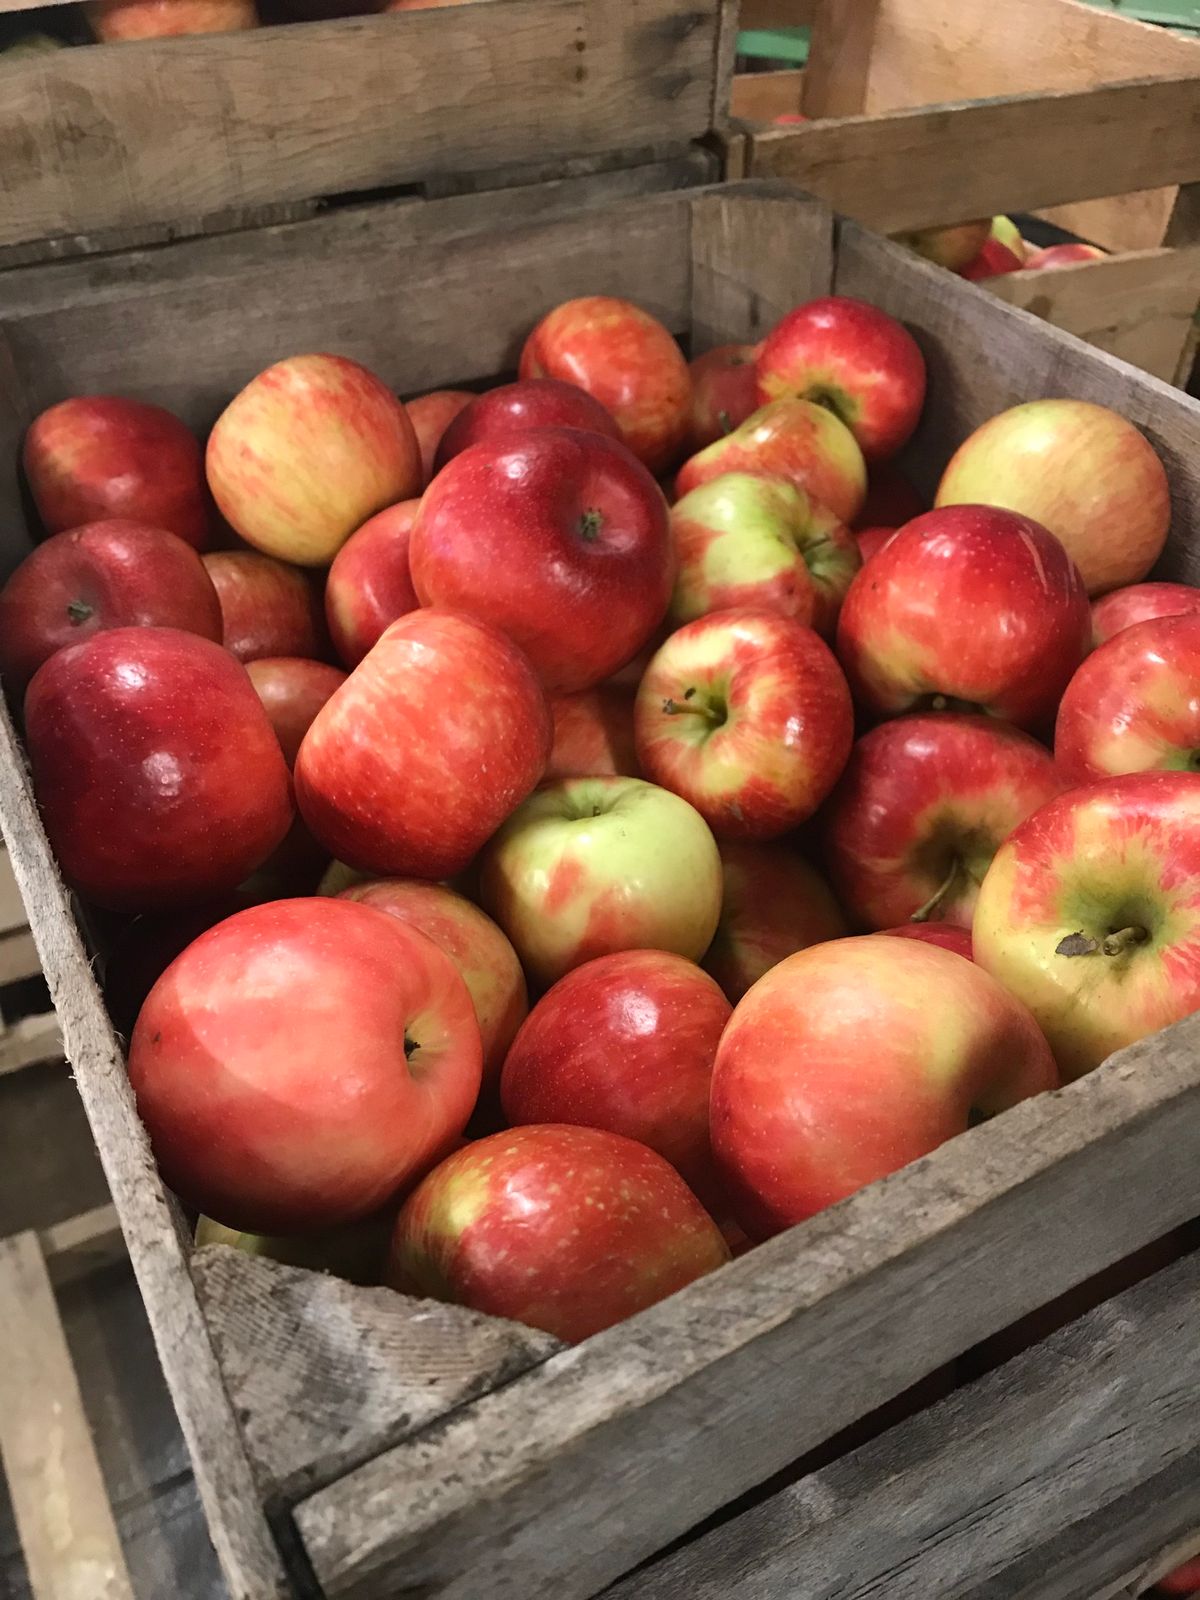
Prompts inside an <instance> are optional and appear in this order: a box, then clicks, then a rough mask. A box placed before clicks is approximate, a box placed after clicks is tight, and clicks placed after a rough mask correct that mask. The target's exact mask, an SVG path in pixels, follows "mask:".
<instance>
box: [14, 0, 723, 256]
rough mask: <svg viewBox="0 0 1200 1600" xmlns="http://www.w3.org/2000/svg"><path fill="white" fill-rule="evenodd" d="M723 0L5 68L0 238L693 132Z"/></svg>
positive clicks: (589, 6)
mask: <svg viewBox="0 0 1200 1600" xmlns="http://www.w3.org/2000/svg"><path fill="white" fill-rule="evenodd" d="M722 3H723V0H686V3H685V0H633V3H631V0H504V3H502V4H480V5H471V6H464V7H462V8H460V9H459V10H458V11H457V12H456V14H455V16H454V19H453V46H452V48H448V47H447V34H446V28H447V22H446V17H445V14H444V13H443V12H442V11H440V10H434V11H415V12H411V13H406V14H404V15H403V16H384V17H370V16H368V17H355V18H348V19H346V20H343V21H340V22H328V23H311V24H307V25H305V26H303V27H292V28H266V29H261V30H253V31H249V32H243V33H230V34H212V35H206V36H197V37H194V38H176V39H167V40H162V41H159V40H154V41H145V42H138V43H136V44H129V45H120V46H110V47H104V48H100V49H87V50H63V51H57V52H55V53H54V54H53V56H52V57H50V58H47V57H30V58H23V59H21V60H19V61H16V62H11V63H0V147H3V149H4V151H5V160H4V163H3V166H2V168H0V243H16V242H19V241H21V240H27V239H36V238H46V237H52V236H54V235H56V234H75V233H87V232H89V231H92V230H95V229H100V228H105V229H107V228H131V227H137V226H140V225H142V224H147V223H156V222H162V221H169V220H171V219H173V218H176V217H186V216H197V215H202V214H204V213H211V212H218V211H222V210H225V209H228V208H231V207H232V208H236V207H241V206H257V205H264V204H270V203H274V202H280V201H289V200H306V199H309V198H311V197H313V196H318V195H329V194H341V193H346V192H348V191H357V190H366V189H374V188H380V187H384V186H389V185H396V184H403V183H412V182H417V181H419V180H420V179H422V178H425V177H427V176H429V175H431V174H437V173H447V172H458V171H464V170H471V169H476V168H479V169H483V168H489V167H491V168H495V167H503V166H506V165H509V164H512V163H516V162H522V161H527V162H532V161H535V160H544V159H546V158H547V156H548V155H551V154H553V155H557V156H564V157H566V156H586V155H589V154H599V153H601V152H603V151H606V150H610V149H614V148H636V147H638V146H644V145H650V144H654V143H664V142H678V141H684V140H687V139H690V138H697V137H699V136H700V135H702V134H704V133H706V132H707V131H708V129H709V126H710V123H711V117H712V106H713V93H714V75H715V73H716V71H717V52H718V42H719V40H718V34H719V22H720V15H721V13H720V7H721V4H722ZM401 86H402V87H401ZM514 107H520V115H514V114H513V108H514Z"/></svg>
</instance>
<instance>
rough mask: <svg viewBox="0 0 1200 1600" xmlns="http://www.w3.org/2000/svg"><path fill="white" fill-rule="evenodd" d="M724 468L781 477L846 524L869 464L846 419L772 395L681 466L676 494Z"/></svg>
mask: <svg viewBox="0 0 1200 1600" xmlns="http://www.w3.org/2000/svg"><path fill="white" fill-rule="evenodd" d="M727 472H753V473H756V474H757V475H758V476H759V477H763V478H784V479H786V480H787V481H788V482H789V483H794V484H796V486H797V487H798V488H801V489H803V490H804V491H805V492H806V493H807V494H809V495H811V496H812V498H813V499H814V500H818V501H819V502H820V503H821V504H822V505H823V506H827V507H828V508H829V510H830V511H831V512H832V513H833V514H834V516H835V517H836V518H837V519H838V521H839V522H843V523H845V524H847V525H849V524H850V523H851V522H853V520H854V518H855V517H856V516H857V515H858V513H859V511H860V510H861V509H862V503H863V499H864V496H865V495H866V488H867V468H866V463H865V462H864V461H863V456H862V451H861V450H860V449H859V447H858V441H857V440H856V439H855V437H854V435H853V434H852V433H851V432H850V430H849V428H847V427H846V425H845V423H844V422H842V421H840V420H839V419H838V418H837V417H835V416H834V414H833V412H832V411H827V410H826V409H825V407H824V406H817V405H813V404H812V402H811V401H809V400H773V401H772V402H771V403H770V405H765V406H760V407H759V409H758V410H757V411H754V412H751V414H750V416H748V417H747V418H746V420H745V422H743V423H742V425H741V427H740V428H735V429H734V430H733V432H732V433H727V434H726V435H725V437H724V438H723V439H718V440H717V441H716V443H715V444H710V445H708V446H707V447H706V448H705V449H704V450H701V451H700V452H699V453H698V454H697V455H694V456H692V457H690V458H689V459H688V460H687V461H685V462H684V464H683V466H682V467H680V469H679V473H678V475H677V477H676V479H675V493H676V496H677V497H678V498H682V497H683V496H684V495H685V494H690V493H691V491H692V490H693V489H698V488H699V487H700V486H701V484H704V483H711V481H712V480H713V479H714V478H719V477H721V476H722V475H723V474H724V473H727Z"/></svg>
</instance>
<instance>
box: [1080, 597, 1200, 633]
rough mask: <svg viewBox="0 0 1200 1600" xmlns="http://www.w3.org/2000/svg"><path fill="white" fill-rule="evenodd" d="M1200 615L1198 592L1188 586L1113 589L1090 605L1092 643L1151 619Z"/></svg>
mask: <svg viewBox="0 0 1200 1600" xmlns="http://www.w3.org/2000/svg"><path fill="white" fill-rule="evenodd" d="M1188 611H1200V589H1193V588H1192V586H1191V584H1189V583H1133V584H1130V585H1129V587H1128V588H1126V589H1114V590H1113V591H1112V593H1111V594H1106V595H1105V596H1104V598H1103V599H1102V600H1097V601H1095V602H1094V603H1093V605H1092V643H1093V644H1103V643H1104V641H1105V640H1106V639H1111V638H1112V636H1113V634H1114V633H1120V631H1121V629H1122V628H1131V627H1132V626H1133V625H1134V623H1135V622H1149V621H1150V620H1151V618H1152V617H1178V616H1182V615H1183V614H1184V613H1185V612H1188Z"/></svg>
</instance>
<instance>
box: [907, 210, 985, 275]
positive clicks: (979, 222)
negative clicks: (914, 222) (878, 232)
mask: <svg viewBox="0 0 1200 1600" xmlns="http://www.w3.org/2000/svg"><path fill="white" fill-rule="evenodd" d="M991 231H992V222H991V218H990V217H979V218H978V219H976V220H975V221H974V222H958V223H955V224H954V226H953V227H949V228H919V229H917V230H916V231H915V232H912V231H910V232H908V233H894V234H893V235H892V237H893V239H895V240H896V242H897V244H905V245H907V246H908V247H909V249H910V250H915V251H916V252H917V254H918V255H919V256H924V257H925V259H926V261H932V262H934V263H935V265H937V266H939V267H949V268H950V271H951V272H957V271H958V270H959V269H960V268H961V267H965V266H966V264H967V262H968V261H974V259H975V257H976V256H977V255H978V254H979V252H980V251H981V250H982V249H983V246H984V241H985V240H986V239H987V236H988V234H989V233H991Z"/></svg>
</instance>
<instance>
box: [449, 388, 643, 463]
mask: <svg viewBox="0 0 1200 1600" xmlns="http://www.w3.org/2000/svg"><path fill="white" fill-rule="evenodd" d="M531 428H577V429H578V430H579V431H580V432H581V433H600V434H603V435H604V437H605V438H606V439H620V438H621V430H620V428H618V426H617V424H616V422H615V421H614V420H613V417H612V416H611V414H610V413H609V412H608V411H606V410H605V408H604V407H603V406H602V405H601V404H600V402H599V400H593V399H592V397H591V395H590V394H588V393H587V392H586V390H584V389H581V388H579V387H578V386H577V385H575V384H573V383H562V382H560V381H559V379H557V378H523V379H519V380H518V381H517V382H516V383H503V384H501V385H500V387H499V388H497V389H489V390H488V391H487V393H486V394H479V395H472V396H471V404H470V405H469V406H467V407H466V408H465V409H464V410H463V411H461V412H460V413H459V415H458V416H457V417H456V418H455V419H454V421H453V423H452V424H451V425H450V427H449V428H447V430H446V432H445V434H444V435H443V436H442V442H441V444H440V445H439V446H438V452H437V463H436V467H435V471H436V472H440V471H441V470H442V468H443V467H444V466H445V465H446V463H447V462H448V461H452V460H453V459H454V457H455V456H457V455H461V454H462V452H463V451H464V450H465V449H466V448H467V447H468V445H472V444H494V443H496V442H497V441H499V440H511V439H513V438H515V437H516V436H517V435H519V434H522V433H527V432H528V431H529V430H530V429H531Z"/></svg>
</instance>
